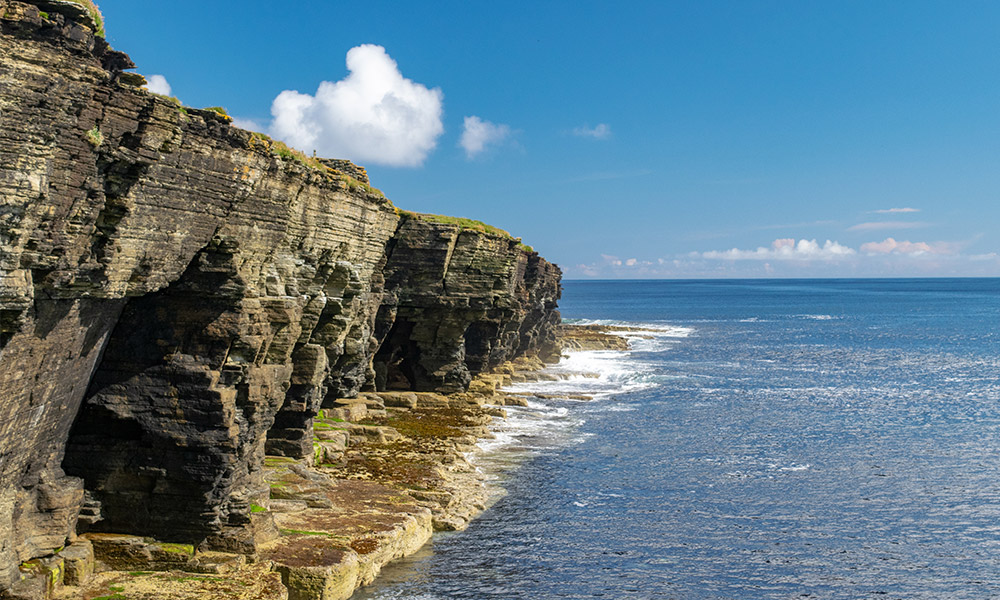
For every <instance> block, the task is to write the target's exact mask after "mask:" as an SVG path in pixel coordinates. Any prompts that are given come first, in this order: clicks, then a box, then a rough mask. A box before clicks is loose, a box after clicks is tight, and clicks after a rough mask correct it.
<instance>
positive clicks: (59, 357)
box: [0, 0, 560, 589]
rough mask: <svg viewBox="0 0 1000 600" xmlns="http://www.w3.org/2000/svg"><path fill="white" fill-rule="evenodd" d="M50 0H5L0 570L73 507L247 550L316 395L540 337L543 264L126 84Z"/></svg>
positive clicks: (33, 552) (423, 376)
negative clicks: (268, 479)
mask: <svg viewBox="0 0 1000 600" xmlns="http://www.w3.org/2000/svg"><path fill="white" fill-rule="evenodd" d="M49 5H55V6H56V8H58V3H51V2H50V3H48V5H47V6H46V8H48V9H49V10H50V12H49V13H48V14H47V15H43V14H42V13H40V11H39V8H38V6H36V5H35V4H33V3H23V2H15V1H11V0H0V28H2V35H0V394H2V398H3V400H2V402H0V589H3V588H5V587H6V586H7V585H9V584H10V582H11V581H13V580H14V579H15V578H16V577H17V569H16V566H17V564H18V563H19V562H20V561H23V560H26V559H28V558H32V557H38V556H44V555H45V554H46V553H49V552H51V551H52V549H54V548H58V547H60V546H62V545H63V544H65V543H66V542H67V540H71V539H72V538H73V537H74V535H75V532H76V531H77V529H78V527H79V528H80V529H89V530H98V531H119V532H129V533H136V534H141V535H153V536H157V537H159V538H161V539H164V540H170V541H182V542H192V543H195V544H203V545H205V546H211V547H215V548H226V549H230V550H237V551H247V552H249V551H252V550H253V548H254V547H255V544H256V543H258V542H259V541H261V540H263V539H266V538H267V537H268V536H269V535H271V533H272V531H273V526H272V525H271V523H270V522H269V520H268V519H269V517H268V516H266V515H264V516H261V515H259V514H256V513H254V512H253V511H252V510H251V505H252V503H254V501H255V500H257V501H259V500H261V499H263V498H266V496H267V493H268V488H267V485H266V484H265V483H264V481H263V478H262V474H261V467H262V465H263V460H264V454H265V451H266V450H267V451H269V452H274V453H280V454H285V455H291V456H300V455H302V454H303V453H308V452H309V451H310V450H311V442H312V435H311V433H312V432H311V428H312V417H313V416H314V415H315V414H316V412H317V411H318V410H319V409H320V408H321V407H323V406H324V405H325V404H326V405H330V404H331V403H332V402H333V400H335V399H336V398H338V397H350V396H352V395H354V394H356V393H357V392H358V391H359V390H362V389H385V388H391V389H414V390H438V391H449V390H458V389H462V388H463V387H464V386H466V385H468V382H469V378H470V375H471V374H476V373H479V372H481V371H483V370H486V369H489V368H490V367H493V366H495V365H497V364H499V363H500V362H501V361H503V360H504V359H507V358H511V357H514V356H517V355H521V354H525V353H529V354H541V355H550V354H552V352H553V350H552V348H553V346H552V344H553V342H554V330H555V324H556V323H557V322H558V313H557V312H556V310H555V307H556V300H557V299H558V297H559V277H560V273H559V270H558V268H557V267H556V266H555V265H552V264H550V263H548V262H546V261H545V260H544V259H542V258H540V257H539V256H538V255H537V254H535V253H533V252H531V251H530V250H528V249H526V248H524V247H523V246H520V245H519V244H518V243H517V242H516V241H515V240H512V239H510V238H509V237H507V236H504V235H498V234H490V233H484V232H479V231H475V230H469V229H465V230H463V229H462V228H461V227H459V226H457V225H449V224H443V223H435V222H433V221H432V220H427V219H421V218H419V217H407V216H404V217H401V216H400V213H399V211H398V210H396V209H395V208H394V207H393V206H392V204H391V203H390V202H389V201H388V200H387V199H386V198H385V197H383V196H382V195H381V193H379V192H377V190H374V188H371V187H370V186H369V185H368V182H367V177H366V175H365V173H364V170H363V169H361V168H359V167H356V166H354V165H351V164H350V163H347V162H346V161H311V160H308V159H305V160H303V159H302V158H299V159H297V158H296V157H295V156H292V155H290V154H289V153H287V152H278V153H276V150H277V148H276V147H275V146H274V145H273V144H272V143H271V142H270V141H269V140H267V139H266V138H264V137H262V136H259V135H254V134H251V133H249V132H246V131H243V130H240V129H236V128H233V127H231V126H230V125H229V122H228V118H226V117H224V116H222V115H219V114H217V113H215V112H213V111H209V110H195V109H190V108H188V109H185V108H182V107H180V106H178V105H177V104H175V103H174V102H172V101H171V100H170V99H166V98H162V97H158V96H155V95H152V94H150V93H148V92H146V91H145V90H143V89H141V88H139V87H135V86H136V85H137V84H141V78H138V77H136V76H134V75H130V74H128V73H123V72H122V70H123V69H127V68H130V67H131V66H132V65H131V61H130V60H129V59H128V57H127V56H125V55H124V54H121V53H119V52H116V51H113V50H111V49H110V48H108V46H107V44H106V43H105V42H104V41H103V40H102V39H100V38H95V37H94V35H93V34H92V33H91V31H90V29H88V28H87V27H86V24H85V23H83V24H81V23H79V22H77V21H78V20H79V18H78V15H75V14H74V13H72V12H66V13H65V14H62V13H59V12H51V10H53V9H52V8H51V6H49Z"/></svg>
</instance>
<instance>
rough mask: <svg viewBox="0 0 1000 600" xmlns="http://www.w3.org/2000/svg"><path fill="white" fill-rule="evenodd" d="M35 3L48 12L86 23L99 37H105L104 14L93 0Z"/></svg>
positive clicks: (43, 1)
mask: <svg viewBox="0 0 1000 600" xmlns="http://www.w3.org/2000/svg"><path fill="white" fill-rule="evenodd" d="M33 4H35V5H36V6H38V8H39V9H40V10H41V11H43V15H42V16H43V17H45V18H48V14H47V13H50V12H51V13H57V14H60V15H62V16H64V17H66V18H67V19H70V20H72V21H76V22H77V23H81V24H83V25H86V26H87V27H89V28H90V29H91V31H93V32H94V35H96V36H98V37H104V16H103V15H102V14H101V9H99V8H98V7H97V4H95V3H94V2H93V0H34V2H33Z"/></svg>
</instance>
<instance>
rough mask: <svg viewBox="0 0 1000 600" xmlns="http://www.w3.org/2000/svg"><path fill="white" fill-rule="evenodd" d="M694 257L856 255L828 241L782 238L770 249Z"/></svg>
mask: <svg viewBox="0 0 1000 600" xmlns="http://www.w3.org/2000/svg"><path fill="white" fill-rule="evenodd" d="M693 254H694V256H696V257H700V258H707V259H715V260H837V259H840V258H845V257H848V256H851V255H853V254H856V251H855V250H854V248H850V247H848V246H843V245H841V244H840V243H838V242H831V241H830V240H827V241H826V243H824V244H823V245H822V246H821V245H820V244H819V243H817V242H816V240H806V239H802V240H799V241H798V242H796V241H795V240H794V239H793V238H781V239H777V240H774V241H773V242H771V247H770V248H765V247H763V246H761V247H759V248H757V249H756V250H740V249H739V248H732V249H730V250H722V251H717V250H712V251H709V252H702V253H697V252H695V253H693Z"/></svg>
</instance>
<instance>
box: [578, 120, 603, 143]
mask: <svg viewBox="0 0 1000 600" xmlns="http://www.w3.org/2000/svg"><path fill="white" fill-rule="evenodd" d="M573 135H575V136H578V137H590V138H594V139H595V140H606V139H608V138H609V137H611V126H610V125H608V124H607V123H598V124H597V126H596V127H588V126H586V125H581V126H580V127H576V128H574V129H573Z"/></svg>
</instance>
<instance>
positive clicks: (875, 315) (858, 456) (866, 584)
mask: <svg viewBox="0 0 1000 600" xmlns="http://www.w3.org/2000/svg"><path fill="white" fill-rule="evenodd" d="M561 307H562V311H563V316H564V318H565V319H566V320H567V321H571V322H572V321H576V322H599V323H607V324H621V325H638V326H644V327H650V328H654V329H657V331H656V332H652V333H649V334H643V336H644V337H641V338H639V337H636V338H635V339H634V340H633V351H631V352H629V353H624V354H623V353H612V352H581V353H576V354H573V355H571V356H570V357H569V358H568V359H564V360H563V362H562V363H561V364H560V365H558V366H557V367H555V369H556V370H561V371H563V372H564V373H567V374H576V375H569V379H567V380H564V381H559V382H546V383H536V384H523V385H521V386H518V387H519V389H520V390H521V391H528V392H530V391H535V392H539V393H545V394H551V393H559V392H566V393H577V394H578V393H584V394H589V395H592V396H593V399H592V400H590V401H579V400H578V401H572V400H541V399H536V400H533V401H532V402H531V406H529V407H528V408H523V409H512V410H511V411H510V412H511V414H510V417H509V418H508V419H507V420H506V421H504V422H498V423H497V429H498V435H497V438H496V439H495V440H490V441H487V442H484V443H483V450H482V451H481V452H479V453H477V454H476V456H475V458H474V459H475V460H476V461H478V463H479V465H480V467H481V468H482V469H483V470H484V472H485V473H487V474H488V475H489V476H490V477H491V478H492V479H493V480H494V485H496V486H503V487H504V488H505V489H506V490H507V491H508V492H509V493H508V494H507V495H506V496H503V497H502V498H500V499H499V500H498V501H497V502H496V503H495V504H494V505H493V506H492V508H491V509H490V510H488V511H487V512H486V513H484V514H483V515H482V516H481V517H480V518H479V519H478V520H476V521H475V522H473V524H472V525H471V526H470V527H469V529H468V530H466V531H464V532H459V533H451V534H442V535H439V536H436V537H435V540H434V541H433V542H432V543H431V544H430V545H429V546H427V548H426V549H425V550H423V551H421V552H420V553H419V554H417V555H416V556H413V557H410V558H408V559H405V560H402V561H399V562H398V563H396V564H394V565H391V566H390V567H389V568H387V569H386V570H385V571H384V576H383V578H381V579H380V581H379V582H378V583H376V584H375V585H373V586H371V587H369V588H366V589H364V590H362V591H360V592H359V593H358V594H357V595H356V598H364V599H383V600H387V599H404V598H405V599H423V600H437V599H453V598H455V599H457V598H462V599H515V598H516V599H522V598H523V599H529V598H530V599H533V600H535V599H548V598H605V599H615V598H628V599H631V598H650V599H652V598H656V599H666V598H676V599H715V598H733V599H793V598H795V599H802V598H810V599H815V598H836V599H841V598H842V599H858V598H878V599H889V598H904V599H913V598H926V599H952V598H955V599H970V600H971V599H976V600H982V599H987V598H1000V280H997V279H923V280H898V279H897V280H818V281H804V280H796V281H787V280H786V281H756V280H755V281H736V280H731V281H651V282H567V283H566V284H565V293H564V298H563V300H562V302H561ZM580 373H596V374H599V377H597V378H593V377H584V376H582V375H580Z"/></svg>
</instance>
